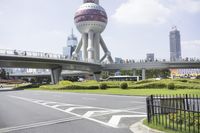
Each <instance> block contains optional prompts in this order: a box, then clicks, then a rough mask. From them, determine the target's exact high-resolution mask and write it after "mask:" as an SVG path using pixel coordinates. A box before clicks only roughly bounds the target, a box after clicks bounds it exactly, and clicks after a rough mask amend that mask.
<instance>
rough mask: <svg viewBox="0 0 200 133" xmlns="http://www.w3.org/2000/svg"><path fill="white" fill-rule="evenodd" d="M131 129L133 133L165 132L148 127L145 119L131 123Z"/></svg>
mask: <svg viewBox="0 0 200 133" xmlns="http://www.w3.org/2000/svg"><path fill="white" fill-rule="evenodd" d="M130 130H131V131H132V132H133V133H164V132H162V131H158V130H155V129H151V128H149V127H147V126H146V125H143V120H141V121H139V122H137V123H135V124H133V125H131V126H130Z"/></svg>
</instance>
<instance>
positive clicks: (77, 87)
mask: <svg viewBox="0 0 200 133" xmlns="http://www.w3.org/2000/svg"><path fill="white" fill-rule="evenodd" d="M40 88H41V89H48V90H93V89H94V90H95V89H99V86H96V85H93V86H92V85H91V86H81V85H68V86H62V85H46V86H40Z"/></svg>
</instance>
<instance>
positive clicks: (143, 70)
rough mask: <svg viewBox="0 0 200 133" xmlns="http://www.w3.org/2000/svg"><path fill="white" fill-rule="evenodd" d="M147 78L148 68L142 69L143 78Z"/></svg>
mask: <svg viewBox="0 0 200 133" xmlns="http://www.w3.org/2000/svg"><path fill="white" fill-rule="evenodd" d="M145 79H146V69H144V68H143V69H142V80H145Z"/></svg>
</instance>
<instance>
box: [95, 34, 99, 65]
mask: <svg viewBox="0 0 200 133" xmlns="http://www.w3.org/2000/svg"><path fill="white" fill-rule="evenodd" d="M94 58H95V62H100V34H99V33H96V34H95V36H94Z"/></svg>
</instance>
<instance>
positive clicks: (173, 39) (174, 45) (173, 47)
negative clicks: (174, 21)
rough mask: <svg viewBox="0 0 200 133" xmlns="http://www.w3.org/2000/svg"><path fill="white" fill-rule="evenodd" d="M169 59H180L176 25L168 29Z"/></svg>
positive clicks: (178, 36)
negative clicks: (170, 29)
mask: <svg viewBox="0 0 200 133" xmlns="http://www.w3.org/2000/svg"><path fill="white" fill-rule="evenodd" d="M169 38H170V61H178V60H180V59H181V37H180V32H179V31H178V30H177V28H176V27H173V28H172V31H170V35H169Z"/></svg>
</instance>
